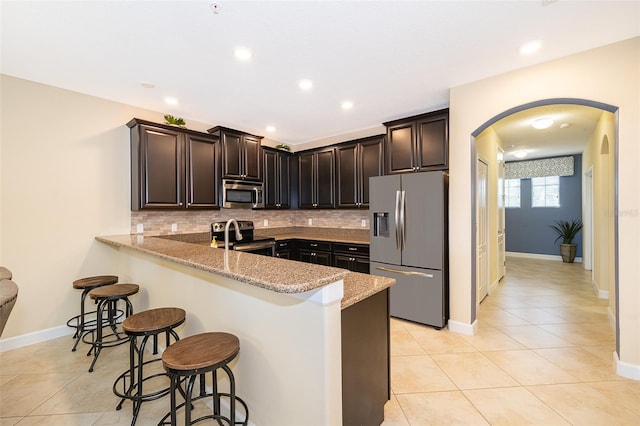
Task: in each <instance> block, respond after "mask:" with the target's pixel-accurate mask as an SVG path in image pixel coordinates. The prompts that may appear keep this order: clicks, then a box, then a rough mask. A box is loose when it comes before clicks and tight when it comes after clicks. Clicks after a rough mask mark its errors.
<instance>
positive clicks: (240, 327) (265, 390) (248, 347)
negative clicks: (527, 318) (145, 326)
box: [96, 235, 394, 425]
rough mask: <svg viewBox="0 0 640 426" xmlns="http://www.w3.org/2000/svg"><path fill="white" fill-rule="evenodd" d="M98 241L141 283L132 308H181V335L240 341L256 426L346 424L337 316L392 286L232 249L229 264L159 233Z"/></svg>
mask: <svg viewBox="0 0 640 426" xmlns="http://www.w3.org/2000/svg"><path fill="white" fill-rule="evenodd" d="M96 240H97V241H99V242H101V243H104V244H106V245H108V246H109V247H111V248H113V249H115V251H113V252H110V253H112V254H114V256H115V257H114V260H115V264H116V265H118V266H117V269H118V271H117V272H118V274H119V276H120V277H121V281H122V282H125V281H132V282H136V283H139V284H140V285H141V294H139V295H138V296H137V298H134V300H133V303H134V308H135V310H136V311H141V310H144V309H149V308H154V307H162V306H177V307H182V308H184V309H185V310H186V311H187V321H186V322H185V324H184V326H183V327H184V328H183V329H182V330H180V331H179V332H180V335H182V336H189V335H192V334H196V333H199V332H203V331H227V332H230V333H233V334H236V335H237V336H238V338H239V339H240V342H241V349H240V356H239V357H238V358H237V360H234V365H232V368H233V370H234V373H235V374H236V381H237V390H238V394H239V395H241V396H242V397H243V398H244V399H245V401H247V402H248V404H249V408H250V412H251V416H252V418H251V423H253V424H256V425H299V424H305V425H334V424H340V423H342V375H343V371H342V359H341V351H342V349H341V348H342V342H341V337H342V336H341V320H342V317H341V312H342V311H343V310H346V309H348V308H349V307H351V306H353V307H355V306H354V305H355V304H358V303H359V302H364V301H366V300H369V299H370V297H371V296H373V295H376V294H378V293H380V292H384V291H386V290H387V289H388V287H389V286H391V285H393V284H394V280H392V279H385V278H383V277H374V276H369V275H364V274H356V273H352V272H349V271H346V270H343V269H338V268H332V267H326V266H320V265H311V264H306V263H300V262H295V261H289V260H285V259H278V258H273V257H267V256H258V255H254V254H251V253H242V252H241V253H238V252H233V251H230V252H229V254H228V257H227V259H226V262H225V253H224V250H223V249H212V248H211V247H208V246H204V245H199V244H191V243H185V242H181V241H172V240H167V239H163V238H158V237H148V236H140V235H116V236H104V237H96ZM358 306H360V305H358ZM345 374H349V372H348V371H345Z"/></svg>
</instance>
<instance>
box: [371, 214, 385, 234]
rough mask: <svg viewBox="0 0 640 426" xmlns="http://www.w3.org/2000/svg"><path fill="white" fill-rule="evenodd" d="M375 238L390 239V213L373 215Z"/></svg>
mask: <svg viewBox="0 0 640 426" xmlns="http://www.w3.org/2000/svg"><path fill="white" fill-rule="evenodd" d="M373 236H374V237H389V213H388V212H387V213H374V214H373Z"/></svg>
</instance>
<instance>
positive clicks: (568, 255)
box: [560, 244, 578, 263]
mask: <svg viewBox="0 0 640 426" xmlns="http://www.w3.org/2000/svg"><path fill="white" fill-rule="evenodd" d="M577 248H578V245H577V244H560V255H561V256H562V261H563V262H564V263H573V260H574V259H575V258H576V249H577Z"/></svg>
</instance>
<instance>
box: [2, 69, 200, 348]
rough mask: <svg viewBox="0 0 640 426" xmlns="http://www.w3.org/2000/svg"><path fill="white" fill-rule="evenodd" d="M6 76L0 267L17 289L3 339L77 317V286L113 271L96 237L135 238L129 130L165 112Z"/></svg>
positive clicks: (156, 118)
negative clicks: (6, 270) (132, 233)
mask: <svg viewBox="0 0 640 426" xmlns="http://www.w3.org/2000/svg"><path fill="white" fill-rule="evenodd" d="M1 78H2V80H1V87H2V99H1V102H2V104H1V107H2V108H1V123H2V129H1V133H0V135H1V150H2V157H1V162H2V163H1V166H2V167H1V171H0V182H1V183H0V185H1V187H0V188H1V191H0V199H1V205H0V218H1V219H0V256H1V257H0V264H2V265H3V266H6V267H8V268H9V269H11V271H12V272H13V276H14V280H15V281H16V283H17V284H18V286H19V294H18V300H17V302H16V305H15V307H14V309H13V312H12V313H11V316H10V318H9V321H8V323H7V325H6V328H5V330H4V332H3V334H2V337H3V339H5V338H8V337H12V336H18V335H22V334H25V333H30V332H37V331H40V330H44V329H48V328H52V327H57V326H62V325H63V324H65V322H66V320H67V319H68V318H69V317H71V316H72V314H75V313H76V312H77V311H78V309H79V308H78V300H79V297H80V294H79V291H78V290H74V289H73V288H72V287H71V283H72V281H73V280H75V279H76V278H78V277H81V276H87V275H93V274H101V273H110V272H111V271H113V270H114V265H113V264H112V263H111V262H112V260H111V258H110V257H109V256H108V255H107V253H108V252H105V248H104V246H103V245H102V244H99V243H97V242H95V241H94V239H93V238H94V237H95V236H96V235H109V234H128V233H129V226H130V195H129V186H130V165H129V149H130V148H129V146H130V143H129V129H128V128H127V127H126V125H125V124H126V123H127V122H128V121H129V120H130V119H131V118H133V117H139V118H144V119H148V120H155V121H162V120H163V119H162V114H161V113H158V112H152V111H147V110H142V109H139V108H134V107H131V106H128V105H124V104H119V103H116V102H111V101H107V100H104V99H99V98H95V97H92V96H87V95H83V94H79V93H76V92H71V91H68V90H63V89H58V88H55V87H51V86H46V85H42V84H37V83H33V82H29V81H26V80H21V79H17V78H13V77H9V76H6V75H2V76H1ZM187 124H188V126H189V127H190V128H193V129H195V130H205V129H206V127H205V126H204V125H201V124H198V123H190V122H189V120H187ZM197 126H200V127H197ZM62 330H64V328H63V327H61V328H60V329H59V331H60V332H62Z"/></svg>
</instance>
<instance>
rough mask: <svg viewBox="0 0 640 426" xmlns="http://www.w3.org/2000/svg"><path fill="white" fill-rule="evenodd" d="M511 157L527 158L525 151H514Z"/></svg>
mask: <svg viewBox="0 0 640 426" xmlns="http://www.w3.org/2000/svg"><path fill="white" fill-rule="evenodd" d="M513 156H514V157H516V158H524V157H526V156H527V151H516V152H514V153H513Z"/></svg>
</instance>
